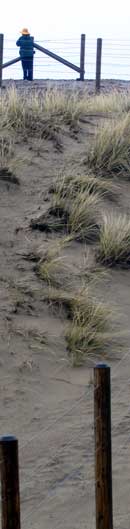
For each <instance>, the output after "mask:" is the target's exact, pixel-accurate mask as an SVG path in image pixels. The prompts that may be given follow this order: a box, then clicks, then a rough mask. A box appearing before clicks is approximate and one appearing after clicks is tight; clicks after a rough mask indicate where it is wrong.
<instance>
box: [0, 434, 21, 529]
mask: <svg viewBox="0 0 130 529" xmlns="http://www.w3.org/2000/svg"><path fill="white" fill-rule="evenodd" d="M0 473H1V517H2V525H1V527H2V529H20V494H19V463H18V441H17V439H16V437H13V436H6V437H1V438H0Z"/></svg>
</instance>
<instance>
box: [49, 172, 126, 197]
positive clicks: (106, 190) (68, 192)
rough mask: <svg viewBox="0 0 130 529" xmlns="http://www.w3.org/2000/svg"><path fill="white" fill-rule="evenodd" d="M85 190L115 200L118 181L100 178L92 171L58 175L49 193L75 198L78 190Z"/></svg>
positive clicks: (118, 188) (117, 192)
mask: <svg viewBox="0 0 130 529" xmlns="http://www.w3.org/2000/svg"><path fill="white" fill-rule="evenodd" d="M84 191H86V192H87V193H89V194H90V195H91V194H92V193H99V194H100V196H102V197H103V198H105V197H106V198H109V199H110V200H116V199H117V196H118V195H119V192H120V186H119V183H118V184H117V182H116V183H115V182H113V179H108V178H100V177H99V176H95V175H93V174H92V173H89V172H88V173H87V174H85V175H77V176H75V175H69V174H67V175H59V176H58V177H57V178H56V180H55V181H54V183H53V184H52V185H51V186H50V189H49V193H50V194H54V193H55V194H57V195H58V196H59V197H60V198H61V199H65V198H66V199H70V198H71V199H75V198H76V197H77V195H78V194H79V193H80V192H83V193H84Z"/></svg>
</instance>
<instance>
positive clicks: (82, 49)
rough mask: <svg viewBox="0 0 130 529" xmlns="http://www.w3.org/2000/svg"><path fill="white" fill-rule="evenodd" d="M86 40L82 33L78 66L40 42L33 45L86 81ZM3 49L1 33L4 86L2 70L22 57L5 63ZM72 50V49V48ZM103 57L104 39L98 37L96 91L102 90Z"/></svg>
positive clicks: (0, 58)
mask: <svg viewBox="0 0 130 529" xmlns="http://www.w3.org/2000/svg"><path fill="white" fill-rule="evenodd" d="M85 41H86V36H85V34H82V35H81V38H80V58H79V63H80V66H77V65H76V64H73V63H72V62H70V61H68V60H66V59H64V58H63V57H60V56H59V55H57V54H56V53H53V52H52V51H49V50H48V49H46V48H44V47H43V46H40V45H39V44H36V43H35V42H34V44H33V46H34V48H35V49H37V50H38V51H40V52H42V53H44V54H45V55H47V56H49V57H50V58H51V59H54V60H55V61H58V62H59V63H62V64H63V65H64V66H67V67H68V68H70V69H71V70H73V71H75V72H77V73H78V74H79V79H78V80H79V81H84V76H85ZM3 49H4V35H3V34H0V87H1V86H2V71H3V69H4V68H8V67H9V66H12V65H13V64H16V63H17V62H19V61H20V60H21V59H20V57H17V58H15V59H12V60H10V61H8V62H6V63H3ZM70 51H71V50H70ZM101 57H102V39H101V38H99V39H97V50H96V73H95V79H96V81H95V88H96V92H97V93H98V92H100V85H101Z"/></svg>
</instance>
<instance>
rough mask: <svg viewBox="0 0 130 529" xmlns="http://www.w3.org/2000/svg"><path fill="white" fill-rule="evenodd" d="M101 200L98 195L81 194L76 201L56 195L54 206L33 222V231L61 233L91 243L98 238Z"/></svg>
mask: <svg viewBox="0 0 130 529" xmlns="http://www.w3.org/2000/svg"><path fill="white" fill-rule="evenodd" d="M100 206H101V199H100V195H99V194H98V193H92V194H90V193H89V192H87V191H86V192H80V193H78V194H77V196H76V198H75V199H74V200H71V197H70V200H69V199H68V200H66V198H61V196H60V194H58V193H57V194H56V193H54V195H53V200H52V206H51V207H49V208H48V210H47V212H46V213H45V214H42V215H40V216H39V217H38V218H36V219H33V220H31V223H30V226H31V228H32V229H39V230H40V231H61V232H65V233H67V234H68V235H70V236H71V238H73V239H77V240H81V241H85V240H87V241H88V242H91V241H93V240H95V239H97V237H98V233H99V224H100Z"/></svg>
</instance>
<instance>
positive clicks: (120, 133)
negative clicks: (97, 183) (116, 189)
mask: <svg viewBox="0 0 130 529" xmlns="http://www.w3.org/2000/svg"><path fill="white" fill-rule="evenodd" d="M85 163H87V165H88V166H89V168H91V169H92V170H93V171H95V173H96V174H98V175H100V176H105V177H113V176H114V175H116V176H126V177H128V178H129V174H130V115H129V114H128V115H127V116H125V117H123V118H121V119H120V120H119V121H118V122H117V123H115V122H113V123H111V125H108V124H107V125H104V126H103V127H102V128H100V129H98V130H97V132H96V135H95V141H94V145H93V147H92V149H91V150H90V152H89V154H88V156H87V158H86V160H85Z"/></svg>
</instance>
